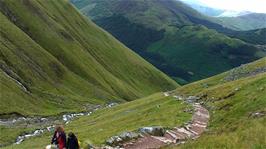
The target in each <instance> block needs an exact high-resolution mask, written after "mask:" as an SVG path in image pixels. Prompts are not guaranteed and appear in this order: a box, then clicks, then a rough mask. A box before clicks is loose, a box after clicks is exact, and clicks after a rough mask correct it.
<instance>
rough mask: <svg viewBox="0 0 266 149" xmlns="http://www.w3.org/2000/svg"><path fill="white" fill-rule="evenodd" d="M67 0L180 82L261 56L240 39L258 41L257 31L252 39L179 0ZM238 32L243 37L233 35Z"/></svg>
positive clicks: (262, 51) (255, 48)
mask: <svg viewBox="0 0 266 149" xmlns="http://www.w3.org/2000/svg"><path fill="white" fill-rule="evenodd" d="M72 3H73V4H74V5H75V6H76V7H77V8H78V9H79V10H80V11H81V12H82V13H83V14H84V15H86V16H88V17H89V18H91V19H92V20H93V21H94V22H95V23H96V24H98V25H99V26H101V27H102V28H104V29H105V30H107V31H108V32H110V33H111V34H112V35H114V36H115V37H116V38H117V39H118V40H120V41H121V42H123V43H124V44H125V45H127V46H128V47H129V48H131V49H133V50H134V51H136V52H137V53H138V54H140V55H141V56H142V57H144V58H145V59H146V60H147V61H149V62H150V63H152V64H153V65H155V66H156V67H157V68H159V69H160V70H161V71H163V72H165V73H166V74H168V75H169V76H171V77H172V78H174V79H175V80H176V81H177V82H179V83H182V84H186V83H188V82H192V81H195V80H199V79H203V78H207V77H210V76H213V75H215V74H218V73H221V72H223V71H226V70H229V69H231V68H233V67H236V66H239V65H241V64H243V63H247V62H251V61H254V60H256V59H259V58H261V57H264V56H265V51H264V50H263V49H264V48H262V47H257V46H255V45H252V44H249V43H246V42H244V41H248V42H251V43H258V42H257V41H256V40H264V39H263V38H260V36H257V35H255V34H253V35H254V36H255V38H251V37H250V36H249V35H248V34H242V33H238V32H237V31H233V30H230V29H227V28H224V27H223V26H222V25H220V24H217V23H214V22H215V21H214V20H213V19H212V18H209V17H206V16H204V15H202V14H200V13H198V12H197V11H195V10H194V9H192V8H190V7H189V6H187V5H186V4H183V3H182V2H179V1H175V0H154V1H143V0H108V1H107V0H103V1H97V0H85V1H79V0H73V1H72ZM213 29H215V30H217V31H214V30H213ZM218 32H219V33H218ZM225 34H226V35H225ZM140 35H141V36H140ZM227 35H230V36H232V37H234V38H232V37H229V36H227ZM246 35H248V37H246ZM263 35H264V34H262V35H261V36H263ZM239 36H241V37H242V38H241V39H242V40H244V41H241V40H238V39H235V38H238V37H239ZM252 39H253V41H251V40H252ZM254 40H255V41H254ZM262 42H263V41H262ZM259 43H261V42H259ZM203 57H204V58H203Z"/></svg>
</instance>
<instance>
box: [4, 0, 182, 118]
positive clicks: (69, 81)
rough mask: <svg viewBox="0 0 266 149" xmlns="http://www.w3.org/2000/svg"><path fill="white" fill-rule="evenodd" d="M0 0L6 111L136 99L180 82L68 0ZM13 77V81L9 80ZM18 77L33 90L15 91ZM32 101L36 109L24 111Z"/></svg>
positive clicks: (70, 107)
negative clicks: (145, 58)
mask: <svg viewBox="0 0 266 149" xmlns="http://www.w3.org/2000/svg"><path fill="white" fill-rule="evenodd" d="M0 4H1V14H0V17H1V26H0V27H1V78H3V79H1V81H3V82H5V83H1V88H4V89H3V91H2V92H3V93H2V97H1V103H4V104H1V106H2V107H3V108H2V107H1V113H10V112H19V113H23V114H29V113H32V112H33V113H35V112H37V113H39V114H41V113H40V111H41V112H43V111H45V113H43V114H47V113H50V114H51V113H52V112H54V111H53V110H55V107H56V108H57V112H59V111H62V110H63V109H64V111H66V110H74V109H77V107H81V105H84V104H85V103H87V102H89V103H97V102H98V103H101V102H104V101H107V100H117V101H122V100H132V99H135V98H138V97H142V96H144V95H148V94H151V93H153V92H157V91H161V90H168V89H171V88H175V87H176V86H177V84H176V83H175V82H174V81H172V80H171V79H169V78H168V77H167V76H166V75H164V74H163V73H162V72H160V71H158V70H157V69H156V68H154V67H153V66H152V65H150V64H149V63H147V62H146V61H144V60H143V59H142V58H140V57H139V56H138V55H136V54H135V53H133V52H131V51H130V49H128V48H126V47H125V46H124V45H122V44H121V43H119V42H118V41H117V40H115V39H114V38H113V37H112V36H111V35H110V34H108V33H106V32H105V31H103V30H101V29H100V28H98V27H97V26H96V25H95V24H93V23H92V22H90V21H88V20H87V19H85V18H83V17H82V16H81V15H80V14H79V13H78V12H77V11H76V10H75V9H74V8H73V7H72V6H71V5H70V4H69V3H67V2H65V1H41V0H40V1H33V0H32V1H31V0H23V1H16V0H11V1H9V0H6V1H1V2H0ZM10 78H13V83H7V82H6V81H4V80H9V82H10V81H11V80H10ZM14 80H17V83H16V81H14ZM18 82H20V83H21V84H22V85H23V86H25V87H26V88H27V90H28V92H24V91H23V90H20V91H18V92H14V91H15V90H19V87H20V86H18V85H17V84H18ZM31 100H32V101H34V102H30V101H31ZM38 100H40V101H41V103H40V105H38V104H37V103H38ZM7 101H12V102H7ZM19 101H20V102H19ZM28 101H29V102H30V103H32V106H30V107H34V106H36V111H34V110H33V109H32V110H28V111H27V112H25V108H28V107H27V106H24V104H25V105H28V104H27V102H28ZM22 103H23V104H22ZM42 103H43V104H42ZM48 103H49V104H48ZM87 104H88V103H87ZM17 105H18V106H17ZM8 107H12V108H10V109H8ZM38 107H43V108H38ZM58 107H61V108H62V109H61V108H58ZM16 108H17V109H19V110H17V109H16ZM68 108H69V109H68ZM44 109H45V110H44ZM48 109H51V111H49V110H48ZM79 110H80V109H79Z"/></svg>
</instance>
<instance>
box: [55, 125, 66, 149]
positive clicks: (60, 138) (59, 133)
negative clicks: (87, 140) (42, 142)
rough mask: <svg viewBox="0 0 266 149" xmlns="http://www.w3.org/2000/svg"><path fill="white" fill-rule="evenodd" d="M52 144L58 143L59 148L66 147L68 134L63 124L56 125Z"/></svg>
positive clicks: (63, 148) (64, 148)
mask: <svg viewBox="0 0 266 149" xmlns="http://www.w3.org/2000/svg"><path fill="white" fill-rule="evenodd" d="M51 144H55V145H57V147H58V149H66V134H65V132H64V128H63V126H61V125H59V126H57V127H56V129H55V132H54V135H53V138H52V141H51Z"/></svg>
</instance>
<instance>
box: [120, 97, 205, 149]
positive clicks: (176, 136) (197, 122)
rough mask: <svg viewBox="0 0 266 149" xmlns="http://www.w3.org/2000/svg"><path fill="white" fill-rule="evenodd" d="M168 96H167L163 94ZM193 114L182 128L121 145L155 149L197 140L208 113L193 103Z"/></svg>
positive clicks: (140, 148) (132, 148) (138, 148)
mask: <svg viewBox="0 0 266 149" xmlns="http://www.w3.org/2000/svg"><path fill="white" fill-rule="evenodd" d="M164 95H165V96H166V95H167V96H169V94H166V93H165V94H164ZM193 107H194V109H195V110H194V114H193V116H192V120H191V121H190V122H188V123H187V124H186V125H185V126H183V127H175V128H173V129H171V130H167V131H166V133H165V134H164V136H162V137H158V136H151V135H144V136H143V137H141V138H138V139H137V140H132V141H130V142H126V143H124V144H123V147H122V148H125V149H157V148H161V147H163V146H166V145H169V144H181V143H185V141H186V140H188V139H196V138H198V137H199V136H200V135H201V134H202V133H203V132H204V131H205V129H206V127H207V125H208V121H209V118H210V116H209V112H208V110H207V109H205V108H204V107H203V106H201V105H200V104H199V103H193Z"/></svg>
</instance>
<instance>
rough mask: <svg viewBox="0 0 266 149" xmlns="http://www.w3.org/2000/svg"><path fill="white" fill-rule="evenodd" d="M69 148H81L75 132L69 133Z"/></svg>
mask: <svg viewBox="0 0 266 149" xmlns="http://www.w3.org/2000/svg"><path fill="white" fill-rule="evenodd" d="M67 149H79V142H78V139H77V137H76V136H75V134H74V133H73V132H70V133H68V139H67Z"/></svg>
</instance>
